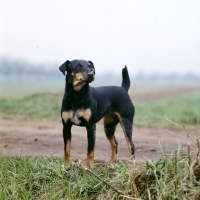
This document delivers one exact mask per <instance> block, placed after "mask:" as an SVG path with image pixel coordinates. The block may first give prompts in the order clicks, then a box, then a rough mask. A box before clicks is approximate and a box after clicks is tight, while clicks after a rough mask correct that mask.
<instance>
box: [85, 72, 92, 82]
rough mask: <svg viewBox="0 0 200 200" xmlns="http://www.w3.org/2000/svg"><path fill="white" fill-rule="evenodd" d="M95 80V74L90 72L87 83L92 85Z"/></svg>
mask: <svg viewBox="0 0 200 200" xmlns="http://www.w3.org/2000/svg"><path fill="white" fill-rule="evenodd" d="M93 80H94V73H93V72H89V73H88V74H87V80H86V82H88V83H91V82H92V81H93Z"/></svg>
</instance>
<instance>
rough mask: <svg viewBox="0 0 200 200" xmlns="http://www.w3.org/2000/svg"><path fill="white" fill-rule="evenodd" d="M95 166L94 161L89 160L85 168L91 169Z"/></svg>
mask: <svg viewBox="0 0 200 200" xmlns="http://www.w3.org/2000/svg"><path fill="white" fill-rule="evenodd" d="M93 167H94V162H91V161H90V162H89V161H87V162H86V164H85V170H87V169H91V168H93Z"/></svg>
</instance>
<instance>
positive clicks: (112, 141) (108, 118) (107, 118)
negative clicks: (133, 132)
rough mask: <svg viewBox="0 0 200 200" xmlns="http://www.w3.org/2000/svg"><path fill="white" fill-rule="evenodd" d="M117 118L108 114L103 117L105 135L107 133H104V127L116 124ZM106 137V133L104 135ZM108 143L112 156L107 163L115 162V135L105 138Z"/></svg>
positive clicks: (113, 114) (112, 114)
mask: <svg viewBox="0 0 200 200" xmlns="http://www.w3.org/2000/svg"><path fill="white" fill-rule="evenodd" d="M118 121H119V120H118V117H117V116H116V114H115V113H109V114H106V115H105V116H104V131H105V133H106V132H107V131H106V125H107V124H110V123H113V122H118ZM106 135H107V133H106ZM107 138H108V140H109V142H110V145H111V151H112V154H111V158H110V160H109V162H116V160H117V153H116V152H117V144H116V138H115V135H114V133H113V136H112V137H109V136H107Z"/></svg>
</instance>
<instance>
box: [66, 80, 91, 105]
mask: <svg viewBox="0 0 200 200" xmlns="http://www.w3.org/2000/svg"><path fill="white" fill-rule="evenodd" d="M88 89H89V85H88V84H85V85H84V86H83V87H82V88H81V89H80V90H79V91H76V90H74V87H73V85H72V84H69V83H66V85H65V94H67V98H68V99H69V101H70V103H71V104H72V105H73V106H76V105H81V104H83V103H84V99H85V96H86V94H87V91H88Z"/></svg>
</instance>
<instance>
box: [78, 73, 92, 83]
mask: <svg viewBox="0 0 200 200" xmlns="http://www.w3.org/2000/svg"><path fill="white" fill-rule="evenodd" d="M80 81H83V82H85V83H91V82H92V81H94V75H90V76H88V77H87V78H86V79H83V78H80Z"/></svg>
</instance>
